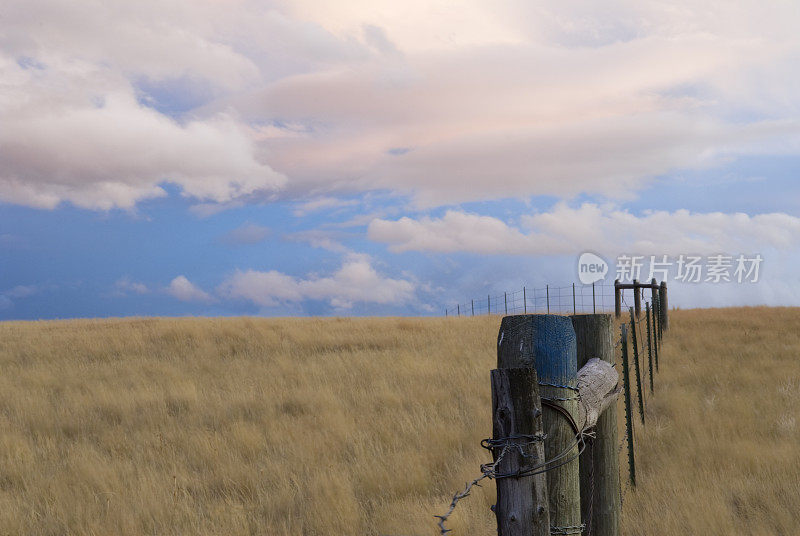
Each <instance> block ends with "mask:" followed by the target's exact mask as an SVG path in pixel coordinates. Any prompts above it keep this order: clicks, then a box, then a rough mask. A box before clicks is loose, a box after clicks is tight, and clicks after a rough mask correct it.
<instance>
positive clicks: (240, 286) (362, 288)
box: [218, 254, 415, 309]
mask: <svg viewBox="0 0 800 536" xmlns="http://www.w3.org/2000/svg"><path fill="white" fill-rule="evenodd" d="M414 289H415V285H414V283H413V282H411V281H408V280H404V279H392V278H388V277H385V276H383V275H381V274H379V273H378V272H377V271H376V270H375V268H374V267H373V266H372V264H371V263H370V261H369V258H368V257H366V256H364V255H358V254H350V255H349V256H348V258H347V259H346V260H345V261H344V263H343V264H342V266H341V268H339V270H337V271H336V272H335V273H333V274H332V275H330V276H327V277H319V276H313V275H312V276H308V277H306V278H298V277H294V276H290V275H287V274H284V273H281V272H278V271H275V270H270V271H267V272H261V271H256V270H247V271H238V272H236V273H234V274H233V275H232V276H231V277H229V278H228V279H226V280H225V281H224V282H223V283H222V285H220V287H219V288H218V293H219V294H220V295H222V296H224V297H227V298H231V299H242V300H247V301H251V302H253V303H255V304H257V305H260V306H263V307H272V306H276V305H279V304H281V303H290V302H295V303H296V302H301V301H304V300H324V301H327V302H329V303H330V304H331V305H332V306H333V307H337V308H341V309H349V308H350V307H352V306H353V304H354V303H377V304H395V305H401V304H405V303H408V302H409V301H410V300H411V299H412V298H413V296H414Z"/></svg>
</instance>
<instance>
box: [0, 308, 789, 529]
mask: <svg viewBox="0 0 800 536" xmlns="http://www.w3.org/2000/svg"><path fill="white" fill-rule="evenodd" d="M671 321H672V329H671V331H670V333H669V337H668V340H667V341H666V343H665V348H664V352H663V355H662V359H661V372H660V373H659V374H658V375H657V377H656V394H655V396H654V397H650V396H648V397H646V401H647V413H646V418H647V426H646V427H644V428H641V427H639V428H637V430H636V432H637V440H638V444H637V459H638V463H639V465H638V469H639V487H638V488H637V489H636V490H635V491H632V490H631V491H628V492H627V494H626V496H625V504H624V511H623V517H624V520H623V521H624V534H626V535H642V536H645V535H677V534H680V535H686V534H752V535H762V534H763V535H768V534H769V535H776V534H785V535H790V534H797V532H798V529H797V528H796V527H797V526H798V524H799V523H798V522H799V521H800V514H798V510H800V449H798V448H797V445H798V439H800V430H798V427H797V423H796V419H797V418H798V412H799V411H800V359H798V356H799V355H800V309H767V308H755V309H728V310H703V311H676V312H674V313H673V315H672V317H671ZM498 324H499V318H498V317H490V318H487V317H483V318H475V319H452V318H451V319H281V320H271V319H253V318H241V319H131V320H104V321H58V322H32V323H28V322H7V323H3V324H0V534H42V535H67V534H81V535H83V534H86V535H89V534H91V535H110V534H120V535H146V534H158V535H170V534H187V535H188V534H192V535H194V534H197V535H211V534H215V535H216V534H219V535H223V534H224V535H239V534H269V535H290V534H291V535H359V536H360V535H379V534H380V535H392V536H401V535H403V536H412V535H431V534H435V529H434V522H433V521H434V520H433V517H432V515H433V514H434V513H441V512H443V511H444V510H445V509H446V506H447V503H448V502H449V500H450V496H451V495H452V493H453V492H454V491H456V490H457V489H458V488H460V487H462V486H463V483H464V482H465V481H466V480H468V479H471V478H473V477H474V476H476V475H477V471H478V465H479V464H480V463H482V462H485V461H487V459H488V456H487V453H486V451H484V450H482V449H481V448H480V447H479V445H478V443H479V441H480V439H481V438H484V437H488V436H489V432H490V423H489V408H490V399H489V385H488V371H489V369H490V368H492V366H493V364H494V361H495V357H494V352H495V349H494V342H495V337H496V334H497V328H498ZM493 494H494V488H493V486H492V485H491V484H490V485H488V486H486V487H485V488H483V489H481V490H479V491H478V492H476V493H475V494H474V495H473V496H471V497H469V498H468V499H467V500H466V501H465V502H463V503H462V504H461V505H459V508H458V510H457V511H456V514H454V517H453V519H452V522H451V523H450V526H451V528H453V529H454V530H455V534H464V535H467V534H469V535H489V534H493V531H494V520H493V516H492V513H491V512H490V511H489V506H490V505H491V504H492V502H493Z"/></svg>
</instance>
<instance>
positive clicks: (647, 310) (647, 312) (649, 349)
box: [644, 302, 655, 395]
mask: <svg viewBox="0 0 800 536" xmlns="http://www.w3.org/2000/svg"><path fill="white" fill-rule="evenodd" d="M644 305H645V316H646V317H647V319H646V320H647V363H648V365H649V367H650V394H651V395H652V394H653V393H654V392H655V390H654V388H653V340H652V336H651V334H650V304H649V303H647V302H645V304H644Z"/></svg>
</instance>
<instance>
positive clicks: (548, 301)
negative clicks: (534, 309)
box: [544, 285, 550, 314]
mask: <svg viewBox="0 0 800 536" xmlns="http://www.w3.org/2000/svg"><path fill="white" fill-rule="evenodd" d="M544 290H545V292H546V293H547V314H550V285H545V286H544Z"/></svg>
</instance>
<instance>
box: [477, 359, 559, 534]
mask: <svg viewBox="0 0 800 536" xmlns="http://www.w3.org/2000/svg"><path fill="white" fill-rule="evenodd" d="M491 378H492V437H493V438H495V439H500V438H510V437H515V436H522V437H520V438H519V439H512V440H510V445H511V447H510V448H508V449H507V450H506V452H505V454H504V455H503V459H502V460H500V463H498V464H497V467H495V471H496V472H497V473H498V474H500V475H502V474H513V473H516V472H517V471H520V470H523V471H524V470H525V469H526V468H530V467H532V466H536V465H539V464H541V463H543V462H544V460H545V452H544V443H543V442H542V441H531V437H532V436H533V437H535V436H541V435H542V434H543V433H544V431H543V421H542V408H541V403H540V401H539V389H538V381H537V378H536V370H535V369H534V368H532V367H525V368H508V369H496V370H493V371H492V372H491ZM514 445H521V447H519V448H518V447H515V446H514ZM501 452H502V449H501V448H498V449H496V451H495V452H494V455H495V456H499V455H500V454H501ZM523 454H524V455H523ZM495 482H496V483H497V504H496V505H495V515H496V516H497V534H499V535H500V536H549V534H550V517H549V510H548V500H547V478H546V476H545V475H544V474H543V473H542V474H538V475H531V476H522V477H508V478H498V479H496V480H495Z"/></svg>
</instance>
